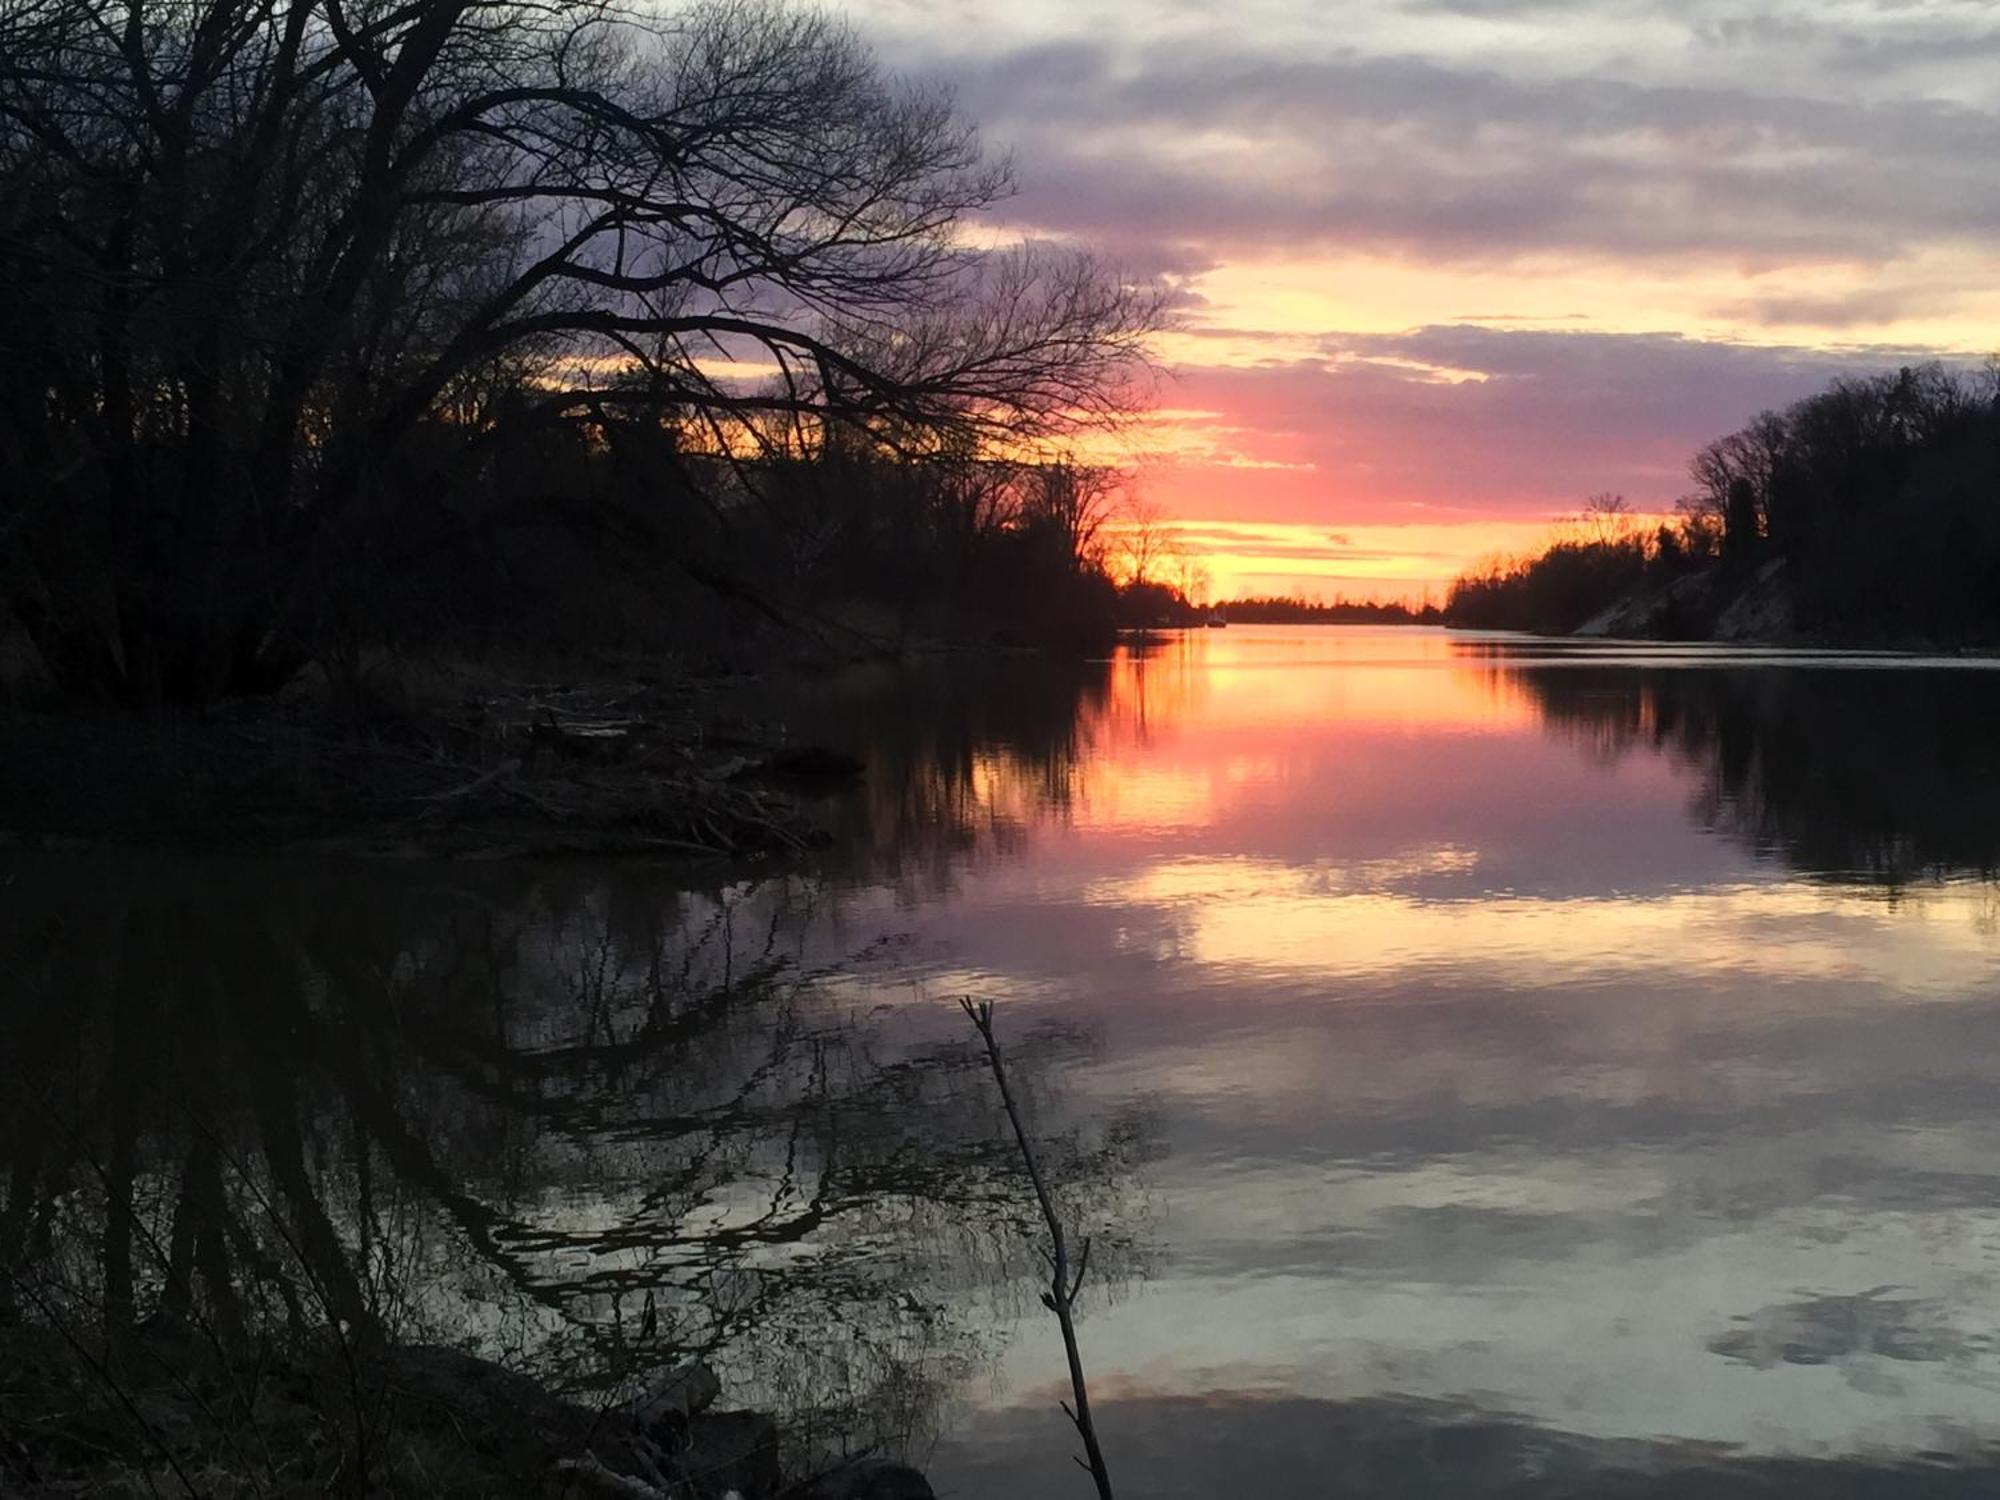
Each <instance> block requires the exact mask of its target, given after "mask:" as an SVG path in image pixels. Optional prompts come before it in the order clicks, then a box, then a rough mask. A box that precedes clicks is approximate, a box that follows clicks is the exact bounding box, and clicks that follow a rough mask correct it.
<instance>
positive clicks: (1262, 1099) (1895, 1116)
mask: <svg viewBox="0 0 2000 1500" xmlns="http://www.w3.org/2000/svg"><path fill="white" fill-rule="evenodd" d="M1996 665H2000V664H1996V663H1994V662H1990V661H1986V660H1979V659H1971V658H1938V659H1927V658H1912V657H1897V656H1886V655H1866V654H1843V653H1800V652H1777V651H1761V650H1744V649H1735V648H1722V647H1665V646H1660V647H1655V646H1627V645H1619V644H1616V643H1591V644H1588V645H1585V644H1575V643H1567V642H1548V641H1537V640H1532V639H1525V638H1510V637H1497V636H1472V635H1464V634H1455V633H1448V632H1443V631H1429V630H1419V629H1367V628H1351V629H1350V628H1299V629H1286V628H1281V627H1260V628H1246V627H1236V628H1232V629H1229V630H1226V631H1224V630H1210V631H1198V632H1191V633H1187V634H1185V635H1174V636H1168V637H1165V638H1163V639H1161V640H1159V641H1157V642H1153V643H1150V644H1143V645H1142V644H1138V643H1135V644H1132V645H1130V646H1127V647H1124V648H1121V650H1120V651H1119V652H1118V654H1117V655H1116V656H1115V657H1114V658H1112V659H1111V660H1109V661H1106V662H1100V663H1091V664H1085V665H1082V666H1079V667H1075V668H1067V667H1066V668H1063V669H1061V670H1055V669H1052V668H1050V667H1048V666H1047V665H1037V664H1033V663H1026V662H1011V663H1009V662H986V663H971V662H952V663H948V664H946V665H944V666H942V667H939V668H936V669H934V670H926V671H908V670H901V671H892V670H889V669H883V670H880V671H874V672H870V673H866V674H859V675H850V676H848V677H842V678H838V679H824V680H816V681H813V682H810V683H805V684H793V685H788V686H787V687H785V688H784V690H783V692H782V694H781V695H780V696H779V697H778V698H777V699H776V700H775V701H776V702H777V703H778V704H779V705H780V706H781V708H782V711H783V712H784V713H785V714H786V715H787V716H788V718H789V721H790V723H791V725H792V727H793V730H794V732H795V733H796V734H797V735H798V736H799V737H800V738H801V739H802V740H812V741H821V742H826V743H832V744H836V745H838V746H839V747H840V748H844V749H851V750H853V751H855V752H857V753H859V754H861V755H863V756H864V757H865V758H866V760H867V763H868V768H869V769H868V773H867V778H866V781H865V783H864V784H863V785H862V786H861V787H860V788H858V789H855V790H852V791H843V792H837V793H829V794H828V795H827V796H826V797H825V799H824V800H823V803H822V805H821V807H820V809H819V811H820V813H821V815H822V816H823V818H824V819H825V820H826V821H827V822H828V823H829V825H830V826H831V827H832V828H833V829H834V833H835V837H834V842H833V844H832V845H831V846H830V847H829V848H828V849H827V850H826V851H824V852H823V853H822V854H820V855H818V856H816V857H815V858H814V859H812V860H811V861H809V862H807V863H806V864H805V865H804V866H803V867H799V868H792V869H787V870H785V871H783V872H781V873H766V872H760V871H758V870H755V869H752V870H746V871H731V872H727V873H720V874H713V875H708V876H705V877H704V878H703V879H701V880H700V881H697V882H690V881H689V880H688V879H687V878H686V877H685V876H680V875H676V874H675V873H674V872H673V871H671V870H665V869H655V868H651V867H648V866H645V865H640V864H634V863H629V862H627V863H615V862H614V863H596V864H592V863H588V862H567V863H501V862H495V863H492V864H457V865H446V864H423V863H386V862H384V863H370V862H360V861H350V862H333V861H312V860H300V859H291V860H252V859H239V860H204V861H190V860H187V859H184V858H170V857H166V856H161V857H153V858H134V857H129V856H119V857H114V856H110V855H106V854H94V855H92V854H73V855H60V856H59V855H51V854H29V853H25V852H20V851H16V852H14V853H11V854H9V855H8V856H7V863H6V865H5V866H4V868H0V881H4V882H5V885H4V891H5V894H6V897H7V901H6V904H5V907H4V908H0V941H4V942H5V944H6V945H7V948H8V951H9V953H10V955H11V957H10V961H9V965H8V977H7V979H6V980H5V981H4V983H5V985H6V991H5V994H4V995H0V1046H4V1047H6V1048H7V1049H8V1050H9V1052H10V1054H11V1056H12V1057H13V1058H14V1059H15V1062H14V1064H13V1066H12V1068H11V1069H10V1076H9V1078H8V1080H7V1082H6V1085H5V1096H4V1107H5V1111H6V1112H5V1114H4V1116H0V1128H4V1130H5V1140H4V1143H3V1144H0V1257H7V1256H13V1257H15V1259H16V1262H17V1263H24V1264H25V1263H32V1264H33V1265H35V1266H36V1267H37V1273H36V1274H37V1275H38V1276H40V1277H43V1278H45V1279H46V1285H47V1288H48V1289H49V1290H48V1291H47V1297H48V1299H49V1300H50V1302H51V1303H52V1304H60V1305H66V1306H75V1307H84V1306H103V1307H108V1308H110V1309H112V1310H113V1311H114V1312H120V1313H122V1315H124V1316H129V1317H134V1318H139V1317H143V1316H145V1315H146V1313H147V1311H148V1308H149V1307H150V1306H152V1305H153V1304H155V1303H157V1302H158V1300H159V1299H160V1298H161V1297H162V1296H166V1295H169V1293H168V1292H167V1291H166V1290H165V1289H166V1288H169V1287H171V1286H173V1285H178V1284H186V1285H188V1286H190V1287H193V1288H195V1289H197V1290H201V1291H205V1292H206V1293H207V1294H209V1295H211V1296H214V1295H215V1294H216V1293H217V1292H218V1289H220V1295H219V1297H218V1298H217V1300H218V1301H219V1302H220V1303H221V1304H222V1305H223V1309H224V1315H226V1316H227V1317H228V1318H231V1319H235V1320H240V1321H244V1322H250V1321H254V1320H256V1319H258V1318H269V1317H273V1316H282V1315H283V1313H284V1309H285V1307H286V1305H287V1302H288V1299H292V1298H295V1297H296V1295H297V1293H296V1290H295V1288H296V1285H297V1284H298V1283H299V1282H300V1281H301V1280H303V1281H304V1282H306V1283H307V1284H309V1285H310V1286H311V1287H312V1288H313V1289H314V1295H315V1296H316V1297H318V1298H320V1299H321V1300H323V1301H324V1302H325V1303H326V1304H327V1305H328V1306H329V1307H331V1308H333V1309H334V1310H335V1311H336V1312H339V1311H343V1310H347V1311H354V1312H357V1313H359V1312H365V1313H366V1314H367V1315H369V1316H374V1317H389V1318H393V1319H394V1320H395V1321H396V1324H397V1326H398V1328H399V1329H400V1330H403V1332H404V1336H408V1337H412V1338H415V1337H419V1336H421V1337H424V1338H431V1339H443V1340H449V1341H453V1342H459V1343H464V1344H469V1345H473V1346H475V1347H478V1348H480V1349H482V1350H484V1351H486V1352H491V1353H496V1354H499V1355H502V1356H504V1357H508V1358H511V1359H518V1360H520V1361H522V1362H524V1363H528V1364H530V1365H533V1366H535V1367H537V1368H539V1369H542V1370H545V1371H547V1372H549V1378H550V1379H551V1380H553V1381H558V1382H560V1381H567V1382H569V1383H570V1384H571V1385H573V1386H577V1387H588V1386H590V1385H591V1384H592V1382H594V1381H595V1382H600V1383H601V1382H603V1381H605V1380H607V1379H609V1378H613V1377H615V1376H616V1375H617V1374H618V1372H619V1370H620V1369H621V1368H622V1366H621V1364H620V1362H621V1361H626V1362H627V1363H628V1364H629V1363H633V1362H636V1361H638V1360H639V1359H640V1358H641V1357H650V1354H651V1353H652V1352H653V1351H654V1350H656V1349H662V1348H670V1349H672V1350H675V1351H685V1350H700V1351H703V1352H706V1353H707V1354H709V1355H710V1357H711V1358H713V1359H714V1360H716V1362H717V1363H718V1364H719V1365H720V1366H721V1367H722V1368H723V1370H724V1374H725V1379H726V1381H727V1382H728V1383H729V1384H730V1386H731V1388H732V1390H733V1391H735V1392H738V1393H741V1394H743V1395H744V1396H745V1397H746V1399H753V1400H755V1401H756V1402H758V1403H759V1404H762V1405H766V1406H770V1407H773V1408H777V1409H782V1410H785V1411H787V1412H790V1413H792V1414H793V1415H794V1421H795V1423H796V1424H797V1427H798V1430H800V1431H802V1432H812V1433H815V1434H817V1435H819V1436H820V1437H821V1438H822V1439H823V1440H824V1441H827V1442H829V1443H846V1444H850V1445H852V1444H857V1443H869V1442H887V1443H890V1444H892V1445H899V1446H901V1447H903V1448H905V1449H906V1450H907V1451H909V1452H911V1453H912V1455H913V1456H914V1457H915V1458H916V1459H917V1460H918V1461H919V1462H921V1463H924V1464H925V1465H926V1466H927V1467H928V1469H929V1472H930V1474H931V1476H932V1479H933V1481H934V1483H936V1485H937V1487H938V1489H939V1492H940V1493H941V1494H946V1493H948V1494H954V1495H958V1496H964V1497H973V1500H999V1497H1010V1496H1016V1495H1023V1494H1043V1493H1063V1492H1065V1487H1068V1490H1069V1491H1071V1492H1076V1493H1083V1492H1085V1491H1086V1489H1087V1481H1086V1480H1085V1479H1084V1476H1083V1475H1082V1474H1080V1473H1079V1472H1077V1471H1076V1470H1075V1468H1074V1466H1073V1465H1071V1464H1070V1462H1069V1459H1068V1454H1069V1452H1070V1451H1071V1450H1072V1449H1073V1447H1074V1444H1073V1442H1072V1441H1071V1439H1070V1436H1069V1434H1068V1432H1067V1431H1066V1423H1065V1420H1064V1418H1063V1416H1062V1414H1061V1412H1060V1411H1059V1409H1058V1408H1057V1405H1056V1403H1057V1400H1058V1399H1059V1398H1060V1397H1061V1396H1063V1395H1064V1394H1066V1386H1065V1384H1064V1381H1063V1374H1062V1372H1063V1365H1062V1354H1061V1348H1060V1345H1059V1343H1058V1341H1057V1336H1056V1330H1055V1326H1054V1321H1053V1319H1051V1318H1049V1317H1047V1316H1046V1314H1044V1313H1043V1312H1042V1310H1041V1309H1040V1308H1039V1307H1038V1306H1037V1305H1036V1304H1035V1300H1034V1292H1035V1288H1034V1280H1033V1278H1034V1271H1035V1259H1034V1251H1033V1244H1034V1239H1035V1231H1036V1225H1035V1221H1034V1219H1033V1217H1032V1215H1031V1214H1030V1212H1029V1211H1028V1205H1027V1203H1026V1200H1025V1198H1024V1197H1023V1194H1022V1184H1021V1182H1020V1174H1019V1171H1018V1167H1017V1164H1016V1163H1015V1161H1014V1159H1013V1155H1012V1152H1011V1150H1010V1149H1009V1147H1008V1142H1007V1140H1006V1137H1005V1135H1004V1122H1003V1121H1002V1120H1001V1118H1000V1117H999V1116H998V1114H997V1113H996V1111H995V1108H994V1105H993V1099H992V1092H991V1084H990V1079H989V1078H988V1077H987V1076H986V1074H985V1073H984V1071H983V1069H982V1067H981V1066H980V1064H979V1060H978V1058H977V1057H976V1055H975V1054H974V1053H973V1052H972V1050H971V1048H970V1046H969V1045H968V1044H969V1042H970V1040H971V1038H970V1035H969V1033H968V1031H967V1028H966V1025H965V1022H964V1019H963V1017H962V1016H961V1015H960V1014H959V1013H958V1011H957V1009H956V1004H955V1001H956V997H958V996H960V995H971V996H975V997H978V998H982V999H988V1000H992V1001H994V1002H996V1004H997V1007H998V1009H997V1014H998V1020H999V1027H1000V1032H1001V1036H1002V1040H1003V1042H1004V1043H1005V1044H1006V1045H1007V1047H1008V1049H1009V1055H1010V1058H1011V1060H1012V1063H1013V1066H1014V1068H1015V1069H1016V1073H1017V1076H1018V1078H1019V1079H1020V1080H1021V1084H1022V1087H1023V1089H1024V1091H1025V1093H1026V1094H1027V1096H1028V1100H1029V1105H1030V1116H1031V1119H1032V1122H1033V1125H1034V1128H1035V1130H1036V1132H1037V1135H1038V1137H1039V1138H1040V1140H1041V1143H1042V1145H1041V1149H1042V1150H1043V1152H1044V1155H1045V1159H1046V1161H1047V1162H1048V1164H1049V1165H1050V1167H1051V1169H1052V1171H1053V1172H1054V1174H1055V1175H1056V1177H1057V1178H1058V1179H1059V1181H1060V1182H1061V1183H1062V1185H1063V1186H1062V1198H1063V1203H1064V1211H1065V1214H1066V1216H1067V1217H1069V1218H1070V1220H1071V1222H1072V1224H1073V1226H1074V1229H1075V1232H1076V1233H1077V1234H1078V1235H1088V1236H1090V1237H1091V1239H1092V1242H1093V1249H1094V1261H1093V1266H1094V1271H1093V1276H1092V1279H1091V1281H1090V1284H1089V1285H1088V1286H1087V1288H1086V1290H1085V1293H1084V1296H1083V1299H1082V1302H1081V1305H1080V1313H1081V1322H1080V1336H1081V1341H1082V1346H1083V1354H1084V1359H1085V1363H1086V1367H1087V1368H1088V1370H1089V1372H1090V1376H1091V1389H1092V1395H1093V1400H1094V1402H1095V1404H1096V1407H1097V1420H1098V1425H1099V1429H1100V1431H1101V1434H1102V1436H1103V1440H1104V1446H1105V1449H1106V1452H1107V1455H1108V1458H1109V1461H1110V1464H1111V1468H1112V1472H1113V1475H1114V1478H1115V1479H1117V1480H1118V1482H1119V1485H1120V1490H1121V1493H1126V1494H1131V1495H1158V1496H1173V1497H1181V1496H1185V1497H1194V1496H1215V1495H1236V1494H1242V1495H1260V1496H1292V1495H1297V1496H1307V1495H1324V1494H1329V1493H1339V1494H1356V1495H1376V1494H1379V1495H1392V1494H1393V1495H1428V1494H1447V1493H1448V1494H1466V1495H1488V1494H1491V1495H1503V1494H1504V1495H1509V1496H1514V1495H1557V1494H1563V1495H1568V1494H1577V1495H1584V1494H1590V1495H1624V1494H1631V1495H1642V1494H1643V1495H1649V1496H1652V1495H1658V1496H1666V1495H1672V1494H1684V1493H1703V1494H1711V1493H1712V1494H1736V1493H1742V1494H1746V1495H1747V1494H1753V1493H1754V1494H1773V1493H1776V1494H1796V1495H1800V1496H1805V1495H1814V1496H1819V1495H1827V1494H1849V1493H1851V1494H1855V1495H1862V1494H1870V1495H1874V1494H1887V1495H1902V1494H1909V1495H1916V1494H1925V1495H1929V1494H1940V1495H1942V1494H1965V1493H1975V1492H1978V1493H1986V1492H1994V1493H2000V1458H1996V1457H1995V1453H1996V1448H1995V1445H1996V1443H2000V1343H1996V1339H2000V1281H1997V1280H1996V1276H2000V887H1996V886H1995V884H1994V874H1995V871H1996V869H2000V671H1996V670H1994V668H1995V667H1996ZM763 707H764V710H765V711H766V712H768V711H770V710H771V708H772V703H771V702H766V703H765V704H764V705H763ZM125 1204H130V1205H131V1207H130V1209H129V1210H127V1209H125V1208H122V1207H121V1205H125ZM288 1287H289V1288H291V1289H289V1290H288ZM65 1299H67V1300H65ZM642 1319H643V1320H644V1323H643V1327H644V1329H645V1331H644V1332H643V1333H641V1332H639V1331H638V1330H640V1329H641V1327H642ZM606 1371H609V1372H610V1375H608V1376H607V1374H606V1373H605V1372H606Z"/></svg>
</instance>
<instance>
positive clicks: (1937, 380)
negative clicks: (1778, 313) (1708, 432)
mask: <svg viewBox="0 0 2000 1500" xmlns="http://www.w3.org/2000/svg"><path fill="white" fill-rule="evenodd" d="M1691 471H1692V474H1693V477H1694V480H1695V483H1696V486H1697V488H1696V489H1695V491H1694V492H1693V493H1692V494H1690V495H1688V496H1686V497H1684V498H1683V499H1682V500H1681V501H1680V502H1679V505H1678V507H1677V510H1678V515H1677V517H1676V520H1675V521H1674V523H1672V524H1669V525H1664V526H1660V527H1657V528H1655V529H1652V530H1644V529H1641V528H1639V527H1638V526H1637V525H1635V524H1634V523H1633V522H1632V520H1631V518H1630V516H1629V515H1628V514H1626V511H1625V507H1624V504H1623V502H1622V501H1619V500H1617V499H1615V498H1602V499H1599V500H1597V501H1593V502H1592V505H1591V506H1590V507H1589V508H1587V509H1586V511H1585V513H1584V515H1583V516H1582V517H1581V518H1579V520H1578V521H1576V522H1574V523H1572V524H1571V526H1570V527H1569V528H1568V529H1567V530H1566V531H1565V532H1564V533H1563V534H1562V535H1560V536H1559V537H1558V538H1557V540H1556V541H1555V542H1554V543H1553V544H1552V545H1551V546H1550V547H1549V548H1548V549H1547V550H1546V551H1545V552H1543V553H1542V554H1541V555H1540V556H1538V557H1535V558H1530V559H1525V560H1518V561H1513V562H1501V563H1495V564H1493V565H1491V566H1489V567H1487V568H1486V569H1484V570H1481V571H1478V572H1475V573H1472V574H1469V575H1467V576H1465V577H1462V578H1460V579H1459V580H1457V582H1456V583H1454V585H1453V587H1452V591H1451V595H1450V598H1449V599H1448V601H1447V603H1446V606H1445V610H1446V615H1447V617H1448V618H1449V619H1450V620H1451V621H1452V623H1454V624H1463V625H1474V626H1488V627H1499V628H1509V629H1525V630H1539V631H1547V632H1563V631H1569V630H1574V629H1576V628H1577V627H1578V626H1580V625H1583V624H1584V623H1585V622H1586V621H1588V620H1590V619H1591V618H1592V617H1593V616H1595V615H1598V614H1600V613H1602V612H1604V611H1606V610H1607V609H1609V608H1611V607H1612V606H1614V605H1617V604H1619V603H1620V602H1621V601H1624V600H1627V599H1631V598H1634V597H1635V596H1643V597H1645V599H1646V604H1645V607H1644V608H1643V609H1641V610H1639V611H1637V612H1635V614H1634V615H1633V617H1632V621H1631V622H1629V623H1631V624H1633V625H1634V626H1635V627H1643V628H1635V629H1634V630H1633V632H1632V633H1646V634H1659V635H1668V636H1703V635H1707V634H1709V633H1711V632H1712V631H1714V630H1715V628H1716V624H1717V620H1718V619H1719V618H1722V617H1724V616H1725V615H1726V614H1727V613H1728V611H1729V610H1730V609H1731V607H1732V605H1734V606H1735V607H1736V608H1737V610H1738V613H1739V614H1740V615H1742V616H1744V618H1745V620H1746V622H1747V628H1744V629H1743V630H1742V632H1741V633H1745V634H1761V633H1769V631H1768V628H1759V622H1762V624H1763V625H1764V626H1765V627H1769V626H1770V625H1771V624H1772V623H1773V622H1776V624H1777V626H1778V628H1779V629H1780V630H1781V631H1785V632H1789V631H1796V632H1798V633H1799V634H1802V635H1805V636H1809V637H1816V638H1821V639H1829V640H1842V641H1857V642H1899V641H1907V642H1916V641H1930V642H1937V643H1968V642H1981V643H1983V642H1990V641H1993V640H1995V639H2000V373H1996V370H1995V369H1994V368H1990V367H1989V368H1988V369H1986V370H1984V371H1981V372H1979V373H1977V374H1965V373H1960V372H1956V371H1953V370H1950V369H1947V368H1945V367H1944V366H1942V365H1938V364H1928V365H1922V366H1916V367H1910V368H1905V369H1902V370H1899V371H1897V372H1896V373H1894V374H1886V375H1880V376H1873V377H1868V378H1865V379H1847V380H1840V381H1837V382H1835V383H1834V384H1833V385H1832V386H1830V387H1829V388H1828V389H1826V390H1824V391H1822V392H1820V393H1819V394H1817V395H1814V396H1809V397H1807V398H1806V399H1805V400H1803V401H1800V402H1797V403H1796V404H1794V405H1792V406H1790V407H1788V408H1786V409H1785V410H1784V411H1782V412H1771V411H1767V412H1764V413H1763V414H1761V415H1760V416H1758V417H1757V418H1756V420H1754V421H1753V422H1751V423H1750V424H1749V425H1748V426H1746V427H1744V428H1743V429H1742V430H1741V431H1738V432H1734V433H1731V434H1729V435H1728V436H1726V437H1723V438H1719V439H1717V440H1716V441H1715V442H1712V443H1710V444H1709V445H1708V446H1707V447H1705V448H1703V449H1702V450H1701V452H1700V453H1698V454H1697V455H1696V456H1695V458H1694V460H1693V462H1692V465H1691ZM1760 589H1761V590H1764V591H1765V592H1766V595H1767V597H1766V598H1764V599H1762V600H1754V599H1752V598H1750V597H1749V596H1751V595H1752V594H1753V592H1754V591H1756V590H1760ZM1753 604H1754V605H1755V606H1756V607H1755V608H1752V607H1751V606H1752V605H1753ZM1774 611H1775V612H1774ZM1621 633H1624V632H1622V631H1621Z"/></svg>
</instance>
